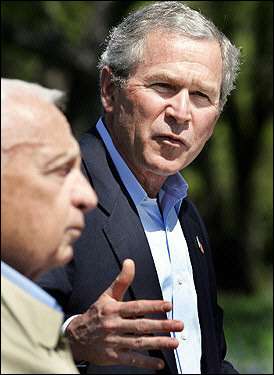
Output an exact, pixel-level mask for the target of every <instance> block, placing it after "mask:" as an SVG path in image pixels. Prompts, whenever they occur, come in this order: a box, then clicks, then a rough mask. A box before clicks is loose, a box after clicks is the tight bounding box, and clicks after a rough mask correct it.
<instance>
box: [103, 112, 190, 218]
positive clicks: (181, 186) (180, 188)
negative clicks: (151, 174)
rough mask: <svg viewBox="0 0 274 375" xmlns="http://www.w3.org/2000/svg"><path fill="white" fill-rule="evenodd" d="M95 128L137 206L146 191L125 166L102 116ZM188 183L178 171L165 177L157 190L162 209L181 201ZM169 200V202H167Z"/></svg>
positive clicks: (144, 197) (145, 195)
mask: <svg viewBox="0 0 274 375" xmlns="http://www.w3.org/2000/svg"><path fill="white" fill-rule="evenodd" d="M96 128H97V130H98V132H99V134H100V136H101V138H102V140H103V142H104V143H105V146H106V148H107V150H108V152H109V154H110V157H111V159H112V161H113V163H114V165H115V167H116V169H117V171H118V174H119V176H120V178H121V179H122V181H123V183H124V185H125V187H126V189H127V191H128V193H129V194H130V196H131V198H132V199H133V202H134V204H135V205H136V207H138V206H139V205H140V204H141V203H142V202H143V201H144V200H145V199H149V198H148V195H147V193H146V192H145V190H144V189H143V188H142V186H141V185H140V183H139V182H138V181H137V179H136V178H135V176H134V174H133V173H132V172H131V170H130V169H129V167H128V166H127V164H126V162H125V161H124V159H123V158H122V157H121V155H120V154H119V152H118V151H117V150H116V148H115V146H114V144H113V142H112V139H111V137H110V135H109V133H108V131H107V129H106V127H105V125H104V123H103V121H102V118H100V119H99V121H98V122H97V124H96ZM187 188H188V185H187V183H186V181H185V180H184V178H183V177H182V176H181V174H180V173H179V172H177V173H175V174H174V175H171V176H169V177H168V178H167V180H166V181H165V183H164V184H163V186H162V188H161V190H160V192H159V201H160V204H161V206H162V209H163V211H164V210H165V209H166V208H167V207H168V206H170V205H172V206H174V205H175V204H176V203H178V201H180V202H181V201H182V199H183V198H185V197H186V195H187ZM168 202H169V204H168Z"/></svg>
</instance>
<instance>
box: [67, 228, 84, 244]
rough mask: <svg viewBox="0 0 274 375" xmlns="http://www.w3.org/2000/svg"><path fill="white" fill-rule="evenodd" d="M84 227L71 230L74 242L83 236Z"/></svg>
mask: <svg viewBox="0 0 274 375" xmlns="http://www.w3.org/2000/svg"><path fill="white" fill-rule="evenodd" d="M83 228H84V227H82V226H81V227H71V228H69V234H70V236H71V240H72V242H75V241H76V240H77V239H78V238H79V237H80V236H81V234H82V230H83Z"/></svg>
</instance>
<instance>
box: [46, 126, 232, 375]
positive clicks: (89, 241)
mask: <svg viewBox="0 0 274 375" xmlns="http://www.w3.org/2000/svg"><path fill="white" fill-rule="evenodd" d="M80 146H81V151H82V155H83V170H84V172H85V174H86V176H87V178H88V179H89V181H90V183H91V184H92V186H93V187H94V189H95V191H96V193H97V195H98V201H99V204H98V207H97V208H96V209H95V210H92V211H90V212H88V213H87V214H86V215H85V222H86V227H85V229H84V231H83V234H82V236H81V238H80V239H79V240H77V242H76V243H75V246H74V259H73V260H72V261H71V263H70V264H69V265H67V266H65V267H61V268H55V269H53V270H51V271H49V272H48V273H47V274H45V275H44V276H43V277H42V279H41V280H40V281H39V284H40V285H41V286H42V287H43V288H44V289H45V290H46V291H48V292H49V293H50V294H51V295H53V296H54V297H55V298H56V299H57V300H58V302H59V303H60V305H61V306H62V307H63V309H64V312H65V314H66V318H68V317H69V316H71V315H74V314H81V313H84V312H85V311H86V310H87V309H88V308H89V306H90V305H91V304H92V303H93V302H95V301H96V300H97V299H98V297H99V296H100V295H101V294H102V293H103V292H104V291H105V290H106V289H107V288H108V287H109V285H110V284H111V283H112V282H113V280H114V279H115V278H116V276H117V275H118V273H119V272H120V270H121V268H122V263H123V261H124V260H125V259H126V258H131V259H132V260H133V261H134V262H135V270H136V274H135V279H134V281H133V284H132V286H131V287H130V288H129V290H128V292H127V293H126V295H125V298H124V300H125V301H127V300H135V299H156V300H158V299H163V297H162V293H161V289H160V285H159V282H158V277H157V273H156V269H155V265H154V262H153V258H152V255H151V252H150V248H149V245H148V242H147V238H146V235H145V232H144V230H143V227H142V224H141V221H140V219H139V216H138V213H137V211H136V209H135V206H134V204H133V202H132V200H131V198H130V196H129V194H128V193H127V191H126V189H125V187H124V185H123V183H122V182H121V180H120V177H119V175H118V173H117V171H116V169H115V166H114V164H113V162H112V160H111V159H110V157H109V154H108V152H107V151H106V149H105V146H104V144H103V142H102V140H101V138H100V136H99V134H98V132H97V130H96V129H95V127H94V128H93V129H91V130H90V131H89V132H87V133H86V134H85V135H84V136H83V137H82V138H81V140H80ZM179 218H180V221H181V225H182V228H183V232H184V236H185V238H186V241H187V244H188V249H189V254H190V259H191V263H192V268H193V276H194V282H195V287H196V291H197V296H198V313H199V321H200V326H201V333H202V360H201V371H202V373H203V374H237V371H236V370H235V369H234V368H233V366H232V365H231V364H230V363H229V362H227V361H225V360H224V357H225V354H226V343H225V338H224V334H223V328H222V320H223V311H222V309H221V308H220V307H219V306H218V305H217V297H216V285H215V275H214V270H213V264H212V258H211V250H210V246H209V240H208V235H207V232H206V229H205V226H204V224H203V221H202V218H201V216H200V214H199V213H198V211H197V209H196V208H195V206H194V205H193V203H191V201H190V200H189V199H188V198H185V199H184V200H183V203H182V207H181V211H180V215H179ZM196 236H198V237H199V239H200V242H201V243H202V245H203V249H204V254H203V253H202V252H201V250H200V248H199V247H198V244H197V241H196ZM153 317H155V319H156V318H163V319H165V318H166V317H165V314H163V315H154V316H151V318H153ZM142 353H143V354H144V353H145V352H144V351H142ZM147 353H148V355H152V356H157V357H160V358H162V359H164V361H165V363H166V365H165V368H164V369H163V370H161V371H157V372H154V371H150V370H147V369H143V368H138V367H129V366H123V365H116V366H95V365H92V364H88V366H87V367H86V368H84V369H83V370H81V369H79V370H80V371H82V372H83V373H89V374H92V373H96V374H100V373H101V374H114V373H117V374H123V373H124V374H141V373H143V374H149V373H161V372H162V373H173V374H176V373H177V368H176V361H175V357H174V353H173V351H172V350H166V351H165V350H164V351H152V352H151V353H149V352H147ZM56 370H57V372H58V368H57V369H56Z"/></svg>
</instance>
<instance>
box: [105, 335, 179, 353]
mask: <svg viewBox="0 0 274 375" xmlns="http://www.w3.org/2000/svg"><path fill="white" fill-rule="evenodd" d="M108 343H112V344H113V345H116V346H117V345H118V347H119V349H124V350H127V349H135V350H170V349H176V348H177V347H178V345H179V341H178V340H177V339H176V338H175V337H167V336H146V335H123V336H121V335H120V336H119V337H113V342H112V341H111V340H110V341H109V342H108Z"/></svg>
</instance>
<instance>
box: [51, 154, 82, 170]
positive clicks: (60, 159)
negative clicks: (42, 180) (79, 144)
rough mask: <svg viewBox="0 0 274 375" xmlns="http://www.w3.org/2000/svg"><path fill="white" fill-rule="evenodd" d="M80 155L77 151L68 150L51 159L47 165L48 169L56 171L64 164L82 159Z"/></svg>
mask: <svg viewBox="0 0 274 375" xmlns="http://www.w3.org/2000/svg"><path fill="white" fill-rule="evenodd" d="M80 158H81V155H80V153H79V152H78V151H77V150H76V149H75V150H72V149H70V150H68V151H66V152H60V153H58V154H56V155H54V156H53V157H51V158H50V159H49V160H48V161H47V162H46V164H45V167H46V169H54V168H56V167H58V166H59V165H61V164H62V163H69V162H72V161H74V160H76V159H80Z"/></svg>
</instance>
